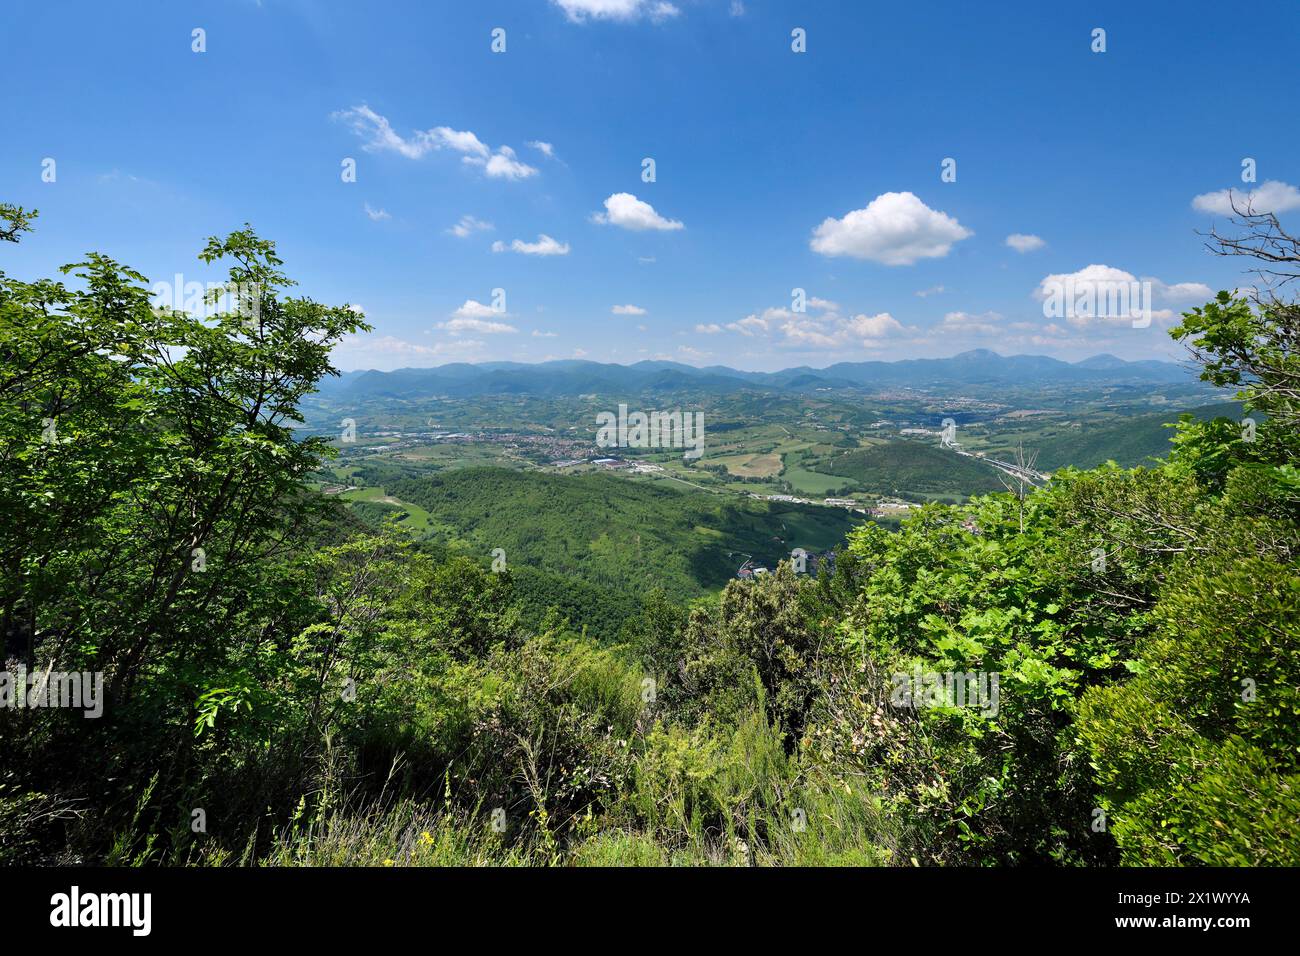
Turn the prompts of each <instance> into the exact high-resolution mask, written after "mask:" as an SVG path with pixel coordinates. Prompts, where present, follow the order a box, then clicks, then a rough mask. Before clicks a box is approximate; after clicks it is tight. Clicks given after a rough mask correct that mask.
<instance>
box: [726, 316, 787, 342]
mask: <svg viewBox="0 0 1300 956" xmlns="http://www.w3.org/2000/svg"><path fill="white" fill-rule="evenodd" d="M793 317H794V313H793V312H791V311H790V310H789V309H765V310H764V312H763V314H762V315H747V316H745V317H744V318H743V319H741V320H740V321H739V322H729V323H728V324H727V328H728V329H730V330H731V331H732V332H739V333H740V334H741V335H748V336H751V337H752V336H755V335H761V334H763V333H765V332H767V330H768V329H769V327H770V325H771V323H772V322H774V321H779V320H780V319H789V318H793Z"/></svg>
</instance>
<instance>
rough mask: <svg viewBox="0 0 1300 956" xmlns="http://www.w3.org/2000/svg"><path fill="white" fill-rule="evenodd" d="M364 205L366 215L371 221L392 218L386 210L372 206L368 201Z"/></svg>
mask: <svg viewBox="0 0 1300 956" xmlns="http://www.w3.org/2000/svg"><path fill="white" fill-rule="evenodd" d="M365 207H366V215H367V216H369V217H370V221H371V222H380V221H382V220H384V219H392V218H393V217H392V216H390V215H389V214H388V212H387V211H386V210H383V209H374V208H372V207H371V205H370V203H366V204H365Z"/></svg>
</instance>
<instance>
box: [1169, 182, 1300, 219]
mask: <svg viewBox="0 0 1300 956" xmlns="http://www.w3.org/2000/svg"><path fill="white" fill-rule="evenodd" d="M1234 201H1235V202H1236V204H1237V208H1238V209H1240V210H1241V211H1242V212H1245V211H1246V210H1249V211H1251V212H1253V213H1257V214H1262V213H1267V212H1272V213H1279V212H1287V211H1288V210H1290V209H1300V189H1296V187H1294V186H1292V185H1290V184H1289V183H1284V182H1279V181H1278V180H1276V179H1270V180H1269V181H1268V182H1265V183H1261V184H1260V186H1259V188H1258V189H1253V190H1251V191H1249V192H1241V191H1234V190H1232V189H1221V190H1219V191H1218V192H1214V193H1202V194H1201V195H1199V196H1196V197H1195V198H1194V199H1192V208H1193V209H1197V210H1199V211H1200V212H1208V213H1214V214H1216V215H1220V216H1231V215H1233V211H1232V204H1233V202H1234Z"/></svg>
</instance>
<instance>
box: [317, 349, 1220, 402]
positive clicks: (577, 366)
mask: <svg viewBox="0 0 1300 956" xmlns="http://www.w3.org/2000/svg"><path fill="white" fill-rule="evenodd" d="M1195 377H1196V376H1195V373H1194V372H1193V371H1192V370H1190V369H1188V368H1185V367H1184V366H1182V365H1178V364H1176V363H1174V362H1161V361H1156V360H1146V361H1137V362H1128V361H1125V360H1124V359H1120V358H1116V357H1115V356H1113V355H1094V356H1092V357H1091V358H1088V359H1084V360H1083V361H1080V362H1064V361H1062V360H1060V359H1054V358H1049V357H1047V356H1045V355H1011V356H1004V355H999V354H998V353H997V352H993V351H990V350H988V349H974V350H971V351H968V352H962V353H960V354H958V355H954V356H952V357H951V358H942V359H902V360H899V361H894V362H885V361H869V362H837V363H836V364H834V365H830V366H827V367H826V368H822V369H816V368H811V367H809V366H799V367H795V368H788V369H783V370H781V371H779V372H745V371H740V370H738V369H733V368H728V367H727V366H724V365H711V366H707V367H705V368H696V367H695V366H692V365H684V364H682V363H680V362H671V361H642V362H636V363H634V364H632V365H618V364H613V363H602V362H588V361H583V360H580V359H561V360H556V361H550V362H539V363H536V364H526V363H522V362H484V363H482V364H477V365H475V364H469V363H465V362H455V363H450V364H447V365H439V366H435V367H433V368H403V369H396V370H394V371H391V372H380V371H375V370H368V371H355V372H347V373H345V374H343V375H341V376H339V377H338V378H330V379H327V380H326V381H324V382H322V383H321V392H322V393H323V394H324V395H344V394H346V395H348V396H351V397H358V398H359V397H373V398H383V397H391V398H404V399H407V398H419V397H424V396H432V395H447V396H450V397H459V398H467V397H472V396H475V395H494V394H500V395H511V394H518V395H540V396H548V395H549V396H560V395H581V394H586V393H604V394H609V393H618V392H631V391H638V392H639V391H647V390H651V391H670V390H675V389H682V388H692V389H697V390H705V391H716V392H719V393H722V392H728V391H734V390H736V389H739V388H743V387H751V388H760V389H773V390H778V391H789V392H804V391H814V390H817V389H836V388H852V389H863V388H881V387H886V388H887V387H899V386H912V387H926V386H956V385H1004V384H1005V385H1037V384H1062V383H1077V384H1080V385H1090V384H1110V383H1114V384H1152V385H1165V384H1178V383H1186V382H1191V381H1193V380H1194V379H1195Z"/></svg>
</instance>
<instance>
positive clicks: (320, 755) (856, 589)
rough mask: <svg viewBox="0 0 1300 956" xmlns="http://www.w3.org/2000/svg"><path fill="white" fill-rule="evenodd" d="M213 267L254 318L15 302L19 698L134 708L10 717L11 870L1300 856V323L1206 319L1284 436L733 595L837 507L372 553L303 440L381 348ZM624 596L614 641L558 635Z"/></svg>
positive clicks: (3, 624)
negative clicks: (306, 427) (26, 676)
mask: <svg viewBox="0 0 1300 956" xmlns="http://www.w3.org/2000/svg"><path fill="white" fill-rule="evenodd" d="M0 218H3V221H4V222H3V225H4V228H3V229H0V236H3V237H4V238H5V239H9V240H13V241H17V240H19V239H23V240H24V241H29V240H30V238H31V237H28V236H26V235H25V233H26V232H27V231H28V228H29V227H30V225H31V224H32V220H33V218H34V214H33V213H29V212H27V211H25V210H21V209H17V208H15V207H12V206H3V207H0ZM1273 225H1274V226H1276V221H1275V220H1274V221H1273ZM1290 248H1291V255H1292V258H1291V259H1290V260H1288V261H1290V262H1292V263H1297V264H1300V245H1293V246H1292V247H1290ZM201 257H202V258H203V259H204V261H206V262H211V263H224V264H226V265H228V266H229V268H230V281H231V283H232V285H234V286H236V287H238V288H241V289H245V290H246V289H249V288H252V289H255V290H256V292H255V293H254V295H255V296H256V301H255V303H254V304H255V306H256V308H255V309H253V310H252V311H251V314H252V316H253V318H252V319H251V320H250V313H249V311H248V310H242V309H241V310H240V311H232V312H227V313H222V314H220V315H219V316H217V317H216V318H215V319H203V318H198V317H195V316H192V315H190V314H188V313H184V312H176V311H170V310H163V309H155V308H153V307H151V305H150V302H149V295H148V281H147V279H146V277H144V276H143V275H140V274H138V273H136V272H133V271H132V270H130V269H129V268H127V267H126V266H123V265H121V264H119V263H117V262H115V261H114V260H112V259H110V258H108V257H107V256H103V255H91V256H89V257H87V259H86V260H85V261H84V262H82V263H79V264H76V265H73V266H70V267H68V268H67V269H66V270H65V273H67V277H66V278H65V279H62V280H55V279H41V280H36V281H22V280H18V279H14V278H11V277H9V276H8V275H4V274H3V273H0V629H2V632H3V640H4V651H5V658H6V662H7V663H6V668H7V671H8V672H17V671H18V670H19V669H20V668H21V669H23V672H24V673H42V672H44V673H47V674H48V673H52V672H59V673H71V672H86V673H88V674H90V673H94V674H100V675H102V677H103V699H102V704H103V706H102V714H101V715H99V716H88V715H87V714H86V713H83V710H82V709H76V708H70V707H60V708H39V707H38V708H33V707H19V706H12V705H11V706H6V707H3V708H0V749H2V750H3V753H4V754H5V758H6V759H5V761H4V763H3V764H2V765H0V863H14V862H44V863H55V864H60V863H61V864H78V863H109V864H135V865H157V864H173V865H179V864H193V865H251V864H256V863H271V864H284V865H376V866H383V865H437V864H501V865H515V864H518V865H589V864H642V865H653V864H668V863H673V864H709V865H714V864H735V865H782V864H803V865H824V864H844V865H899V866H910V865H949V864H973V865H1008V864H1012V865H1015V864H1033V865H1098V864H1114V863H1123V864H1174V865H1255V864H1281V865H1297V864H1300V750H1298V749H1297V746H1296V742H1297V740H1298V739H1300V573H1297V572H1298V570H1300V568H1298V560H1300V470H1298V469H1297V461H1298V458H1300V428H1298V427H1297V426H1298V425H1300V388H1297V386H1296V382H1297V380H1300V358H1297V356H1296V352H1295V345H1296V343H1297V341H1298V340H1300V307H1297V306H1296V305H1295V304H1294V303H1291V302H1286V301H1281V300H1277V299H1261V300H1260V301H1247V300H1244V299H1235V298H1233V297H1232V296H1231V295H1230V294H1229V293H1226V292H1224V293H1220V294H1219V295H1218V297H1217V298H1216V299H1215V300H1214V301H1211V302H1209V303H1207V304H1205V305H1204V306H1203V307H1200V308H1195V309H1191V310H1190V311H1188V312H1187V313H1185V315H1184V318H1183V321H1182V323H1181V324H1180V325H1178V326H1176V327H1175V328H1174V329H1172V334H1173V336H1174V337H1175V339H1177V340H1179V341H1182V342H1184V343H1186V344H1187V345H1188V346H1189V347H1190V348H1191V350H1192V354H1193V355H1194V356H1195V358H1196V361H1197V363H1198V366H1199V367H1200V368H1201V369H1202V375H1203V377H1204V378H1205V379H1206V380H1207V381H1209V382H1212V383H1214V384H1215V385H1218V386H1221V387H1228V388H1234V389H1239V390H1240V398H1241V400H1242V401H1243V402H1244V403H1245V407H1246V409H1247V411H1248V413H1249V414H1252V415H1254V414H1256V413H1258V422H1257V424H1258V427H1257V429H1248V428H1246V427H1245V426H1243V424H1242V423H1241V422H1239V421H1235V420H1230V419H1225V418H1216V419H1213V420H1209V421H1195V420H1188V421H1187V422H1184V423H1183V424H1181V425H1180V426H1179V429H1178V431H1177V434H1176V437H1175V440H1174V444H1173V448H1172V451H1171V452H1170V455H1169V457H1168V459H1167V460H1165V461H1162V462H1158V463H1154V464H1152V465H1151V466H1150V467H1139V468H1133V469H1125V468H1120V467H1101V468H1096V469H1092V470H1087V471H1078V470H1070V469H1066V470H1063V471H1060V472H1059V473H1057V474H1056V475H1055V476H1054V478H1053V480H1052V481H1051V483H1050V484H1049V485H1048V486H1047V487H1045V488H1043V489H1039V490H1033V489H1028V490H1027V493H1026V494H1024V495H1023V496H1020V497H1017V496H1016V495H1013V494H1009V493H1005V492H990V493H988V494H981V495H978V496H976V497H974V498H973V499H971V500H970V501H969V502H967V503H964V504H960V505H942V504H931V505H926V506H925V507H923V508H920V509H919V510H918V511H917V512H916V513H915V514H914V515H913V516H912V517H910V518H909V519H908V520H907V521H905V522H904V523H903V525H902V527H901V529H900V530H899V531H897V532H891V531H886V530H884V529H882V528H881V527H879V526H877V525H875V524H873V523H871V522H867V521H860V522H859V523H858V524H857V525H856V527H855V528H854V529H853V530H852V531H851V534H850V540H849V544H848V545H847V547H846V548H845V549H844V551H843V553H842V554H841V555H840V557H839V560H838V562H837V563H836V567H835V571H834V573H833V574H829V573H827V574H822V575H819V576H816V577H813V576H810V575H801V574H797V573H796V571H795V569H794V568H793V567H792V566H791V564H790V563H789V562H783V563H782V564H781V565H780V566H779V568H777V569H776V570H775V572H774V573H772V574H770V575H766V576H763V577H761V578H758V579H757V580H753V581H731V582H730V583H728V584H726V586H725V588H724V589H722V591H721V593H720V594H719V595H717V596H705V595H703V594H702V590H701V588H700V582H704V583H706V584H707V583H712V582H717V583H721V582H722V579H723V578H725V577H726V576H727V575H728V574H729V573H730V569H731V566H732V565H731V562H732V561H734V557H731V556H727V554H726V552H727V551H729V550H732V549H734V548H736V546H737V545H736V542H741V543H743V544H744V545H745V546H746V547H750V546H752V547H753V548H754V549H756V550H757V549H761V548H763V547H771V548H772V549H773V550H774V551H779V552H781V553H788V550H789V549H790V548H792V547H796V546H807V543H806V542H805V538H806V537H811V538H817V537H818V536H824V538H823V540H827V541H829V540H831V539H833V538H834V537H835V536H836V535H837V534H838V533H839V531H840V528H839V527H837V526H836V525H835V524H834V521H835V520H842V519H834V518H833V519H830V523H825V522H822V521H821V520H820V519H819V518H814V517H813V513H812V512H805V511H802V510H799V509H794V510H791V511H790V512H788V513H785V514H784V515H782V516H781V520H783V521H784V522H785V524H786V533H785V534H783V535H782V540H778V541H772V542H771V543H770V544H768V543H767V541H766V540H765V539H764V536H765V535H767V536H769V537H771V536H773V535H772V533H771V524H770V521H771V518H772V515H773V512H771V509H770V508H769V509H767V511H764V510H763V509H761V508H760V507H759V506H757V505H755V506H754V508H753V509H750V508H745V507H739V506H736V505H734V504H731V503H716V502H714V501H713V500H711V499H710V498H708V497H705V496H702V495H697V494H690V493H678V492H675V491H669V490H667V489H666V488H661V487H658V486H648V485H645V486H643V485H635V484H631V483H627V482H623V483H619V484H617V485H614V484H611V480H610V479H607V478H604V477H601V476H596V477H591V478H583V479H577V480H565V481H560V480H558V479H555V478H553V477H548V476H537V475H524V474H522V473H514V472H509V471H503V470H499V469H491V470H465V471H461V472H456V473H448V474H441V475H437V476H435V477H433V478H420V479H399V480H398V481H397V484H396V486H395V487H394V488H391V489H388V490H389V491H390V492H391V493H395V494H396V495H397V496H398V497H400V498H401V499H402V500H409V501H411V502H413V503H416V504H418V505H419V506H420V507H422V508H423V509H426V510H427V511H428V512H429V514H430V515H431V516H433V520H434V521H435V522H436V523H437V525H438V526H439V527H440V528H441V529H443V530H444V531H445V532H447V534H448V535H450V536H452V537H450V539H449V546H448V547H429V546H427V545H425V544H422V543H420V542H417V541H416V540H414V539H413V537H412V535H411V534H410V533H409V532H408V531H406V530H404V529H402V528H401V527H400V526H398V525H396V524H395V523H391V522H390V523H387V524H385V525H383V526H381V527H380V528H378V529H375V528H373V527H369V526H367V525H366V524H365V523H364V522H362V521H361V520H359V519H358V517H357V516H355V515H352V514H351V513H349V512H348V511H346V510H345V509H344V508H342V507H341V506H339V505H338V503H337V501H336V500H334V499H332V498H329V497H327V496H324V495H322V494H319V493H317V492H315V491H313V490H312V489H311V487H310V486H309V480H310V478H311V476H312V475H314V474H318V473H319V469H320V468H321V466H322V464H323V463H325V462H326V461H328V459H329V457H330V455H331V454H332V452H331V449H330V448H329V447H328V443H327V441H326V440H325V439H324V438H322V437H307V436H306V435H305V434H303V433H302V432H301V430H297V431H296V430H295V425H297V424H298V423H299V422H300V420H301V418H300V411H299V409H300V404H301V402H302V400H303V398H304V396H306V395H307V394H309V393H310V392H311V391H312V390H313V389H314V388H316V387H317V386H318V385H319V383H320V382H321V380H322V379H323V378H324V377H326V376H329V375H331V374H332V372H333V369H332V366H331V364H330V352H331V347H332V346H333V345H334V344H335V343H337V342H338V341H339V340H340V339H341V338H342V337H343V336H346V335H350V334H352V333H354V332H355V331H356V330H357V329H359V328H364V327H365V322H364V319H363V318H362V317H361V316H359V315H358V314H357V312H356V311H354V310H353V309H351V308H349V307H347V306H346V305H345V304H340V305H337V306H327V305H324V304H321V303H318V302H316V301H314V300H313V299H311V298H310V297H309V296H294V295H290V294H289V292H290V288H291V281H290V280H289V278H288V276H287V274H286V273H284V272H282V271H281V266H282V263H281V261H280V259H279V258H278V257H277V255H276V251H275V246H274V245H273V244H272V243H271V242H269V241H267V240H264V239H262V238H260V237H258V236H257V235H256V234H255V233H254V232H253V231H252V230H251V229H244V230H241V231H238V232H235V233H232V234H231V235H229V236H227V237H226V238H224V239H221V238H213V239H211V240H209V242H208V243H207V244H206V246H205V247H204V248H203V250H202V252H201ZM852 454H859V453H857V452H854V453H852ZM505 499H509V500H510V501H511V503H512V505H511V507H510V508H503V507H501V503H502V501H503V500H505ZM719 509H720V510H719ZM523 513H527V514H528V515H529V519H528V520H527V521H525V520H523V519H521V518H520V515H521V514H523ZM820 514H821V512H818V515H820ZM826 514H827V515H839V514H840V513H839V512H831V511H830V510H829V509H827V510H826ZM706 517H707V521H706V520H705V518H706ZM717 527H723V528H725V529H726V535H725V540H724V538H723V537H719V536H718V535H717V534H716V532H715V531H713V530H711V529H714V528H717ZM701 529H704V530H701ZM683 542H691V543H690V544H687V545H686V546H685V547H683V544H682V543H683ZM814 544H815V542H814ZM492 548H501V549H503V550H504V552H505V555H506V565H507V566H506V568H505V569H504V570H497V571H494V570H493V568H492V555H491V549H492ZM457 550H463V552H464V553H453V552H455V551H457ZM516 554H518V555H520V556H521V557H520V558H519V559H516V558H515V555H516ZM515 568H518V569H519V572H518V573H519V575H520V577H519V578H518V579H516V577H515V574H516V571H515V570H514V569H515ZM525 572H528V573H535V574H543V573H544V574H545V575H547V577H546V582H545V587H541V586H538V587H536V588H534V590H533V591H532V593H531V594H530V595H527V601H521V594H520V592H519V591H518V590H517V588H519V587H520V582H521V581H523V576H524V574H525ZM629 575H630V576H631V577H632V579H633V580H635V581H636V582H638V584H640V583H641V582H644V585H645V589H644V592H643V593H641V594H640V595H638V597H639V600H638V602H637V604H636V606H635V608H632V607H631V606H630V605H623V606H622V611H621V613H622V614H623V615H624V616H623V617H622V620H623V623H622V625H621V626H620V631H619V634H618V636H617V639H616V640H596V639H595V638H593V637H592V636H591V635H589V634H584V633H582V630H581V628H579V627H575V626H574V625H573V624H572V623H570V622H569V620H567V619H568V618H570V617H571V615H570V614H569V613H568V611H567V608H572V607H574V606H576V605H577V604H583V603H586V602H588V601H590V600H592V597H591V589H592V588H600V589H603V588H604V587H605V586H606V585H608V587H609V588H611V589H612V588H614V587H615V586H616V582H617V580H618V579H622V580H623V581H624V584H625V583H626V579H627V576H629ZM569 578H576V579H577V580H578V582H579V583H578V585H577V586H576V589H575V590H573V591H571V592H569V593H567V594H564V595H560V594H558V593H557V594H556V599H555V600H554V601H553V602H552V604H553V606H554V607H555V608H556V610H555V611H553V612H551V613H547V614H541V615H538V614H536V613H534V612H536V610H537V601H538V599H539V595H540V594H542V593H544V591H545V588H556V589H559V588H561V587H562V583H563V582H564V581H565V580H566V579H569ZM622 593H623V594H624V595H626V594H627V593H628V592H627V591H626V590H624V591H623V592H622ZM692 598H694V600H692ZM619 600H620V601H622V600H624V598H622V597H620V598H619ZM530 602H531V604H530ZM526 605H527V606H526ZM958 686H960V687H963V688H964V690H963V692H962V694H961V696H958V695H957V694H956V693H954V692H953V691H954V689H955V688H956V687H958Z"/></svg>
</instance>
